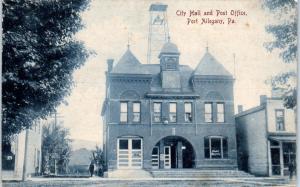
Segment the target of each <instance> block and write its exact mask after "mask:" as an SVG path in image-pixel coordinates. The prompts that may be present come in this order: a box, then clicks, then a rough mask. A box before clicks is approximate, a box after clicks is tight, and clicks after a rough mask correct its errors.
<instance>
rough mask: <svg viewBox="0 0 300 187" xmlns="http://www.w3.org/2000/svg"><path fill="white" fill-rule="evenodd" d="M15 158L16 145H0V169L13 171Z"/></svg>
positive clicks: (13, 143)
mask: <svg viewBox="0 0 300 187" xmlns="http://www.w3.org/2000/svg"><path fill="white" fill-rule="evenodd" d="M15 156H16V143H15V142H12V143H2V169H3V170H14V169H15Z"/></svg>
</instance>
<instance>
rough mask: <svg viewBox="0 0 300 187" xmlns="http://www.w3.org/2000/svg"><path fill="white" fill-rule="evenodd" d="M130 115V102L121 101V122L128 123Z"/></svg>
mask: <svg viewBox="0 0 300 187" xmlns="http://www.w3.org/2000/svg"><path fill="white" fill-rule="evenodd" d="M127 117H128V103H127V102H121V104H120V122H122V123H126V122H127Z"/></svg>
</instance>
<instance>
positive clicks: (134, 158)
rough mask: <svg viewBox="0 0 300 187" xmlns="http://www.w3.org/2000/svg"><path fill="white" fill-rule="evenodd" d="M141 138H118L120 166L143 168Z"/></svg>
mask: <svg viewBox="0 0 300 187" xmlns="http://www.w3.org/2000/svg"><path fill="white" fill-rule="evenodd" d="M142 161H143V152H142V139H141V138H133V137H130V138H119V139H118V168H142Z"/></svg>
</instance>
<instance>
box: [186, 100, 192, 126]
mask: <svg viewBox="0 0 300 187" xmlns="http://www.w3.org/2000/svg"><path fill="white" fill-rule="evenodd" d="M184 121H185V122H192V103H190V102H188V103H184Z"/></svg>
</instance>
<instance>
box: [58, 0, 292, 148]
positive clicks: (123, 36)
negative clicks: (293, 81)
mask: <svg viewBox="0 0 300 187" xmlns="http://www.w3.org/2000/svg"><path fill="white" fill-rule="evenodd" d="M160 2H161V3H164V4H167V5H168V9H167V16H168V26H169V34H170V38H171V42H173V43H175V44H176V45H177V46H178V48H179V51H180V53H181V54H180V62H179V63H180V64H183V65H189V66H190V67H192V68H195V67H196V66H197V64H198V63H199V61H200V59H201V58H202V57H203V55H204V53H205V50H206V47H207V46H208V48H209V51H210V53H211V54H212V55H213V56H214V57H215V58H216V59H217V60H218V61H219V62H220V63H221V64H223V66H224V67H225V68H226V69H227V70H228V71H229V72H231V73H232V74H233V75H234V76H235V79H236V80H235V86H234V103H235V106H237V105H243V106H244V109H248V108H251V107H254V106H257V105H258V104H259V96H260V95H268V96H270V95H271V92H270V91H271V88H270V85H267V84H265V81H266V80H267V79H268V78H270V77H271V76H274V75H276V74H277V73H279V72H283V71H285V70H287V69H293V68H294V69H295V68H296V65H295V64H294V65H288V64H284V63H283V62H282V60H281V59H280V58H279V57H278V53H279V51H277V50H275V51H273V52H272V53H270V52H268V51H267V50H266V49H265V48H264V43H265V42H268V41H271V40H272V39H273V38H272V35H271V34H269V33H266V31H265V26H266V25H268V24H271V23H275V22H276V21H277V19H276V18H275V17H274V15H272V14H270V13H269V12H267V11H266V10H263V9H262V6H261V4H260V2H261V1H254V0H240V1H239V0H202V1H200V0H186V1H175V0H162V1H160ZM152 3H157V1H150V0H130V1H129V0H112V1H105V0H93V1H92V2H91V5H90V8H89V10H87V11H86V12H84V13H83V14H82V19H83V22H84V24H85V28H84V29H83V30H81V31H80V32H79V33H78V34H77V35H76V38H77V39H79V40H81V41H83V42H84V43H85V45H86V47H87V48H89V49H91V50H93V51H94V52H95V53H96V54H95V55H93V56H92V57H90V58H89V59H88V60H87V61H86V63H85V65H84V66H83V67H82V68H81V69H79V70H77V71H76V72H75V73H74V81H75V86H74V88H73V90H72V92H71V95H70V96H68V97H67V98H66V99H65V100H66V101H67V103H68V104H62V105H61V106H60V107H59V108H58V112H59V114H60V116H63V118H62V121H63V122H64V126H65V127H67V128H69V129H70V133H71V138H73V139H82V140H89V141H94V142H97V144H99V145H101V144H102V118H101V115H100V113H101V107H102V103H103V100H104V94H105V71H106V69H107V65H106V60H107V59H109V58H113V59H114V60H115V64H116V63H117V62H118V60H119V59H120V57H121V56H122V55H123V54H124V53H125V51H126V49H127V44H128V41H129V44H130V49H131V51H132V52H133V54H134V55H135V56H136V57H137V58H138V60H139V61H140V62H141V63H147V62H146V55H147V42H148V29H149V11H148V10H149V7H150V5H151V4H152ZM190 10H200V11H201V12H202V13H203V12H204V11H210V10H213V12H214V13H215V11H216V10H227V11H228V12H227V14H229V13H230V11H231V10H240V11H245V13H246V14H247V15H246V16H239V17H233V16H224V17H221V18H224V21H225V24H215V25H208V24H203V25H201V24H193V25H190V24H189V25H187V18H188V17H187V15H186V16H185V17H184V16H178V15H177V14H176V12H177V13H178V11H185V12H187V14H189V11H190ZM208 17H209V18H211V19H213V18H217V19H220V17H215V16H208ZM228 17H230V18H233V19H235V20H236V23H234V24H229V25H228V24H227V18H228ZM193 18H198V19H199V20H198V21H199V22H200V20H201V18H202V17H193ZM233 54H235V66H234V60H233ZM234 69H235V71H234ZM234 72H235V73H234Z"/></svg>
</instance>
